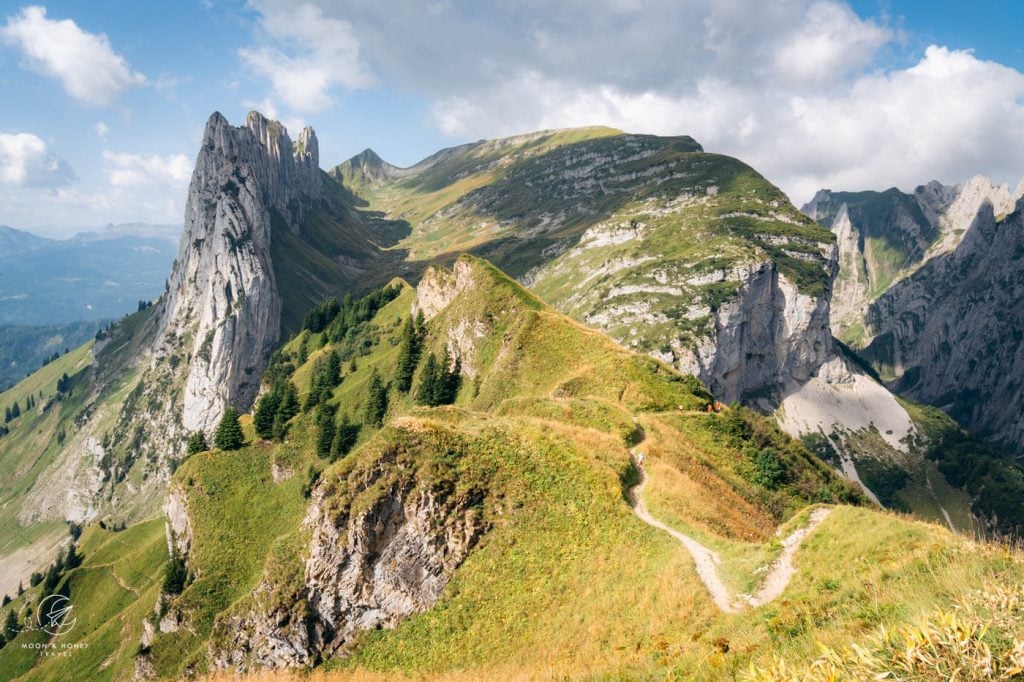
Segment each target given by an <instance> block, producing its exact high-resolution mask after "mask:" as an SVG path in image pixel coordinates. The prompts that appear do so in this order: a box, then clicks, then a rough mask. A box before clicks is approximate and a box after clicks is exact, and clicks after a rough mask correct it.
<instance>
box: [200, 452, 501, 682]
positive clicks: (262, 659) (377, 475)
mask: <svg viewBox="0 0 1024 682" xmlns="http://www.w3.org/2000/svg"><path fill="white" fill-rule="evenodd" d="M400 447H401V446H390V447H388V448H385V449H384V450H382V452H381V454H380V456H379V458H378V459H377V460H376V461H374V462H372V463H369V464H367V466H366V468H365V469H362V470H360V471H359V472H358V473H356V474H353V475H352V476H350V477H349V478H348V479H347V480H340V479H339V480H327V481H321V482H320V484H318V485H317V487H316V488H315V489H314V491H313V494H312V500H311V503H310V506H309V510H308V512H307V515H306V520H305V523H304V525H305V527H306V529H307V530H308V531H309V534H310V543H309V550H308V555H307V556H306V558H305V560H304V562H303V563H301V564H298V563H297V562H296V564H295V565H294V566H290V567H285V568H281V567H280V566H278V567H276V568H274V569H273V570H271V569H266V570H265V572H264V575H263V576H262V578H261V580H260V582H259V584H258V585H257V587H256V588H255V589H254V590H253V592H252V594H251V595H250V597H249V598H248V599H247V600H246V601H245V602H243V603H240V605H237V606H236V607H234V608H233V609H232V610H231V611H230V612H228V613H227V614H225V615H223V616H222V617H219V618H218V621H217V623H216V624H215V626H214V635H213V637H212V638H211V646H210V652H209V657H210V661H211V664H212V665H213V667H214V668H217V669H235V670H242V671H244V670H255V669H259V668H288V667H307V666H311V665H314V664H315V663H317V662H318V661H319V660H321V658H323V657H326V656H329V655H331V654H334V653H337V652H343V651H344V650H345V647H346V645H347V644H348V643H349V642H350V641H351V640H352V638H353V636H354V635H355V634H356V633H358V632H360V631H364V630H372V629H375V628H381V627H394V626H395V625H396V624H398V623H399V622H401V621H402V620H404V619H406V618H408V617H409V616H411V615H413V614H415V613H419V612H422V611H425V610H427V609H429V608H430V607H432V606H433V605H434V604H435V603H436V602H437V600H438V599H439V598H440V596H441V594H442V592H443V591H444V589H445V586H446V585H447V584H448V581H449V580H450V579H451V577H452V574H453V573H454V572H455V569H456V568H457V567H458V566H459V564H461V563H462V561H463V560H464V559H465V558H466V556H467V555H468V553H469V551H470V550H471V549H472V547H473V545H474V544H475V542H476V541H477V539H478V538H479V537H480V535H481V534H482V533H483V532H484V530H485V529H486V527H485V523H484V521H483V519H482V515H481V512H480V509H479V504H480V502H481V499H482V495H483V494H484V493H483V492H481V491H477V490H470V491H466V492H460V493H458V494H456V493H455V492H454V491H453V489H452V487H451V486H448V485H440V486H435V487H428V486H425V485H423V484H418V483H417V482H416V479H415V475H414V474H413V471H412V470H413V469H414V468H415V457H416V454H415V453H413V452H412V451H409V452H404V454H399V451H400ZM398 457H404V459H402V461H401V462H397V459H396V458H398ZM396 472H400V473H396ZM367 497H370V498H372V499H366V498H367ZM269 565H270V564H269V563H268V566H269Z"/></svg>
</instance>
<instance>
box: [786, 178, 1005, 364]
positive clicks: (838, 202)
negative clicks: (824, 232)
mask: <svg viewBox="0 0 1024 682" xmlns="http://www.w3.org/2000/svg"><path fill="white" fill-rule="evenodd" d="M1022 194H1024V182H1022V184H1021V185H1020V186H1019V187H1018V189H1017V190H1016V191H1015V192H1011V191H1010V190H1009V188H1008V187H1007V186H1006V185H996V184H994V183H993V182H992V181H991V180H989V179H988V178H985V177H981V176H976V177H974V178H971V179H970V180H969V181H968V182H966V183H964V184H963V185H953V186H948V185H943V184H941V183H939V182H935V181H932V182H930V183H928V184H926V185H921V186H919V187H918V188H917V189H915V190H914V192H913V193H912V194H906V193H904V192H900V191H899V190H897V189H895V188H892V189H889V190H886V191H884V192H833V191H831V190H821V191H819V192H818V193H817V194H816V195H815V196H814V198H813V199H812V200H811V201H810V202H809V203H807V204H806V205H805V206H804V207H803V211H804V212H805V213H806V214H807V215H809V216H810V217H812V218H814V219H815V220H817V221H818V222H819V223H821V224H822V225H824V226H825V227H828V228H830V229H831V230H832V232H833V233H834V234H835V235H836V238H837V242H838V246H839V261H840V265H839V274H838V277H837V279H836V283H835V287H834V291H833V297H832V330H833V332H834V333H835V334H836V336H838V337H840V338H842V339H844V340H845V341H847V342H849V343H852V344H854V345H855V346H863V345H866V344H867V343H868V342H870V340H871V331H870V329H865V326H866V322H867V320H866V316H867V313H868V306H869V305H870V304H871V303H872V302H873V301H874V300H876V299H877V298H878V297H879V296H880V295H881V294H882V293H884V292H885V291H886V290H887V289H888V288H889V287H890V286H891V285H892V284H893V282H896V281H898V280H900V279H902V278H904V277H906V276H908V275H910V274H911V273H913V272H914V271H916V270H917V269H918V268H920V267H921V266H922V265H923V264H924V263H926V262H928V261H929V260H930V259H932V258H935V257H937V256H940V255H942V254H945V253H949V252H951V251H953V250H954V249H956V248H957V246H958V245H959V244H960V241H961V240H962V239H963V238H964V235H965V234H966V233H967V231H968V229H969V228H970V226H971V224H972V223H973V221H974V219H975V216H977V215H978V212H979V211H980V210H981V209H982V206H983V205H985V204H989V205H991V206H992V210H993V211H994V213H995V214H996V215H999V216H1001V215H1004V214H1006V213H1009V212H1010V211H1011V210H1012V209H1013V205H1014V202H1015V201H1016V199H1017V197H1019V196H1021V195H1022Z"/></svg>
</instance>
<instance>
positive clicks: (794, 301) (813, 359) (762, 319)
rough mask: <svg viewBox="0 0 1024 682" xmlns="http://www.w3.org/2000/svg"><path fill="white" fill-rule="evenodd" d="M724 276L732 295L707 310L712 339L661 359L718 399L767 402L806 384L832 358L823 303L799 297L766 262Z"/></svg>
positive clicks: (822, 299) (821, 298)
mask: <svg viewBox="0 0 1024 682" xmlns="http://www.w3.org/2000/svg"><path fill="white" fill-rule="evenodd" d="M831 263H834V260H833V261H831ZM732 274H733V276H735V277H736V280H735V281H737V282H738V283H739V285H740V286H739V290H738V294H737V296H736V298H735V299H733V300H732V301H730V302H728V303H726V304H725V305H724V306H722V307H721V308H720V309H719V310H718V311H716V312H715V316H714V333H713V335H709V336H708V337H707V339H706V342H705V343H701V344H698V345H697V347H696V351H688V349H686V348H684V347H682V346H680V347H677V348H674V349H673V350H674V354H673V358H671V359H669V358H664V359H666V360H669V361H672V360H674V362H675V365H676V366H677V367H678V368H679V370H680V371H682V372H685V373H690V374H694V375H696V376H697V377H698V378H699V379H701V380H702V381H703V382H705V383H706V384H707V385H708V387H709V388H711V390H712V391H713V392H714V393H715V395H716V396H721V399H722V400H725V401H733V400H745V401H748V402H755V403H756V402H758V401H759V400H760V399H766V400H768V402H769V403H770V402H771V397H772V396H771V394H772V392H773V390H778V389H782V388H783V387H786V386H790V385H793V384H794V383H797V384H799V383H803V382H805V381H807V380H808V379H810V378H811V377H812V376H813V375H814V373H815V371H817V369H818V367H819V366H821V365H822V364H823V363H825V362H827V361H828V360H829V359H830V358H831V357H833V355H834V351H833V344H832V334H831V332H830V331H829V302H828V298H827V297H826V296H811V295H807V294H804V293H801V292H800V290H799V289H798V288H797V286H796V285H794V284H793V283H792V282H790V281H789V280H788V279H787V278H786V276H785V275H783V274H782V273H780V272H779V271H778V269H777V268H776V267H775V266H774V264H773V263H771V262H762V263H755V264H751V265H746V266H741V267H738V268H735V269H734V270H733V273H732Z"/></svg>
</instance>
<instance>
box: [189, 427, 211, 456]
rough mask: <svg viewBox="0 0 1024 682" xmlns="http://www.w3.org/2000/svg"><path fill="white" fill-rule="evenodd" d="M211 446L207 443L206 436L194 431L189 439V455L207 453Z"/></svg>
mask: <svg viewBox="0 0 1024 682" xmlns="http://www.w3.org/2000/svg"><path fill="white" fill-rule="evenodd" d="M209 449H210V446H209V445H207V443H206V434H205V433H203V432H202V431H193V432H192V435H191V436H189V437H188V454H190V455H194V454H196V453H197V452H206V451H207V450H209Z"/></svg>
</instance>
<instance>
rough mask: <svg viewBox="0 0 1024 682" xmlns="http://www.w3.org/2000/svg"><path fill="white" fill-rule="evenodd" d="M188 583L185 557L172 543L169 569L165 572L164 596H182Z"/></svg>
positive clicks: (168, 563)
mask: <svg viewBox="0 0 1024 682" xmlns="http://www.w3.org/2000/svg"><path fill="white" fill-rule="evenodd" d="M187 582H188V567H187V566H186V564H185V557H183V556H182V555H181V553H180V552H179V551H178V548H177V547H175V546H174V543H173V542H172V543H171V556H170V557H169V558H168V560H167V568H166V570H165V572H164V585H163V593H164V594H181V591H182V590H184V589H185V585H186V583H187Z"/></svg>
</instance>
